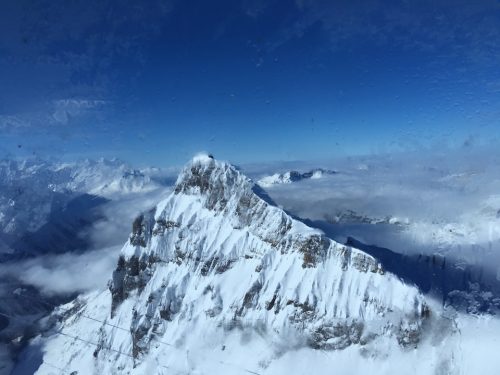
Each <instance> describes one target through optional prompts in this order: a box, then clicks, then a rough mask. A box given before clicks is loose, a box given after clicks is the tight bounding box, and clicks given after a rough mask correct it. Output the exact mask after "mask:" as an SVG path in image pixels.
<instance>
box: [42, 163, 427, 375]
mask: <svg viewBox="0 0 500 375" xmlns="http://www.w3.org/2000/svg"><path fill="white" fill-rule="evenodd" d="M261 193H262V191H259V190H258V189H257V187H256V185H254V184H253V183H252V181H251V180H250V179H248V178H247V177H246V176H244V175H243V174H242V173H241V172H239V171H238V170H237V169H236V168H235V167H233V166H231V165H230V164H228V163H225V162H221V161H217V160H215V159H213V158H210V157H203V158H200V157H195V158H194V159H193V160H192V161H191V162H190V163H189V164H188V165H187V166H186V167H185V168H184V169H183V171H182V172H181V174H180V176H179V178H178V180H177V183H176V186H175V189H174V191H173V192H172V193H171V194H170V196H169V197H168V198H166V199H164V200H163V201H161V202H160V203H159V204H158V205H157V206H156V207H155V208H154V209H153V210H151V211H149V212H147V213H144V214H142V215H140V216H139V217H138V218H137V219H136V220H135V221H134V223H133V225H132V233H131V235H130V238H129V240H128V241H127V243H126V244H125V246H124V247H123V249H122V252H121V255H120V258H119V261H118V264H117V267H116V269H115V271H114V272H113V275H112V280H111V282H110V285H109V290H106V291H104V292H101V293H94V294H91V295H89V296H88V297H86V299H85V303H83V304H82V303H81V301H80V303H79V304H77V305H74V306H73V308H74V309H75V311H76V312H75V314H74V315H69V316H66V317H65V319H64V320H63V321H62V322H61V323H60V326H59V327H58V329H59V332H64V333H65V335H57V334H56V335H55V336H54V337H52V338H50V339H48V342H47V346H46V349H45V353H46V355H45V357H44V361H47V362H50V363H56V365H57V366H59V367H61V368H65V369H68V370H71V371H74V370H77V371H82V373H90V372H91V369H93V370H92V371H94V372H99V373H110V374H114V373H125V372H127V373H129V374H141V373H144V372H145V371H146V367H144V366H147V363H153V362H156V363H161V364H162V365H164V366H167V367H172V368H174V369H175V368H178V366H179V358H180V357H179V351H181V352H182V351H184V350H187V347H189V350H201V351H204V352H206V353H208V352H209V351H210V350H211V348H213V347H224V348H225V347H226V346H227V345H230V344H229V342H230V341H229V340H230V339H229V337H230V336H231V335H237V334H238V333H240V334H243V333H244V332H255V333H257V334H258V335H259V336H260V337H261V338H262V340H264V341H265V342H266V345H268V346H269V347H270V348H274V345H275V344H276V343H279V342H282V343H283V344H281V345H290V347H292V346H296V345H299V346H306V347H311V348H316V349H344V348H346V347H348V346H351V345H361V346H364V345H368V344H369V343H371V342H373V341H374V340H376V339H377V337H393V338H394V337H395V338H396V339H397V342H399V343H400V344H401V345H403V346H408V345H411V346H414V345H417V343H418V341H419V339H420V337H421V331H422V327H423V323H424V322H425V321H426V320H427V319H428V317H429V308H428V306H427V304H426V302H425V300H424V298H423V297H422V296H421V295H420V293H419V292H418V290H417V289H416V288H415V287H412V286H408V285H405V284H403V283H402V282H401V281H400V280H399V279H398V278H397V277H395V276H393V275H392V274H389V273H386V272H384V270H383V269H382V267H381V266H380V264H379V263H378V262H377V260H376V259H374V258H373V257H371V256H369V255H367V254H366V253H364V252H362V251H360V250H358V249H355V248H353V247H349V246H344V245H341V244H339V243H336V242H334V241H332V240H330V239H328V238H326V237H325V236H324V235H323V233H322V232H320V231H318V230H315V229H312V228H309V227H307V226H306V225H305V224H304V223H302V222H300V221H297V220H295V219H293V218H292V217H290V216H289V215H287V214H286V213H285V212H284V211H283V210H281V209H280V208H278V207H276V206H274V205H273V204H271V203H270V202H269V201H266V199H265V196H263V194H261ZM81 316H91V317H93V319H94V320H93V321H92V322H89V321H87V320H86V319H81V318H80V317H81ZM96 321H97V322H103V323H102V324H95V323H96ZM72 337H78V338H79V339H80V340H79V341H78V340H77V341H75V339H72ZM82 340H85V342H87V343H88V342H98V344H96V348H95V351H94V352H93V353H92V352H91V351H89V350H88V346H87V344H85V342H83V341H82ZM82 342H83V344H82ZM158 342H167V343H169V346H168V347H166V346H165V345H158ZM117 348H119V349H117ZM173 348H175V349H173ZM196 348H198V349H196ZM113 350H114V352H113ZM117 350H119V351H120V353H125V354H120V355H117V354H116V351H117ZM234 350H238V348H237V347H234ZM266 353H267V351H264V352H263V353H261V354H258V356H262V357H259V358H257V357H256V358H255V363H256V364H257V363H265V362H267V361H270V360H272V358H268V354H266ZM270 353H273V350H271V351H270ZM203 356H204V355H201V357H199V358H203ZM110 357H113V360H110ZM181 367H182V366H181ZM116 369H119V370H116ZM50 370H51V369H50V368H49V367H45V366H44V365H42V367H41V368H40V369H39V372H38V374H45V373H48V372H49V371H50ZM124 370H126V371H124ZM146 372H147V371H146ZM173 373H182V371H181V370H178V371H177V372H176V371H175V370H174V371H173Z"/></svg>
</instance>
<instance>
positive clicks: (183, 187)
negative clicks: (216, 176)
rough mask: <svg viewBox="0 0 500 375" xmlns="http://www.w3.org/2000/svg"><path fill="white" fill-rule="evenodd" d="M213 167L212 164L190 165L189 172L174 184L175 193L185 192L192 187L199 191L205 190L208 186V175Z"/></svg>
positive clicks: (203, 191)
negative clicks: (206, 165) (205, 165)
mask: <svg viewBox="0 0 500 375" xmlns="http://www.w3.org/2000/svg"><path fill="white" fill-rule="evenodd" d="M214 168H215V167H214V165H213V164H212V165H210V166H208V167H204V166H202V165H193V166H191V168H190V170H189V173H186V174H185V175H184V178H183V180H182V181H180V182H179V183H178V184H177V185H176V186H175V190H174V191H175V193H176V194H179V193H187V192H189V191H190V190H191V189H193V188H194V189H199V191H200V192H201V193H205V192H207V190H208V189H209V188H210V176H211V174H212V171H213V170H214Z"/></svg>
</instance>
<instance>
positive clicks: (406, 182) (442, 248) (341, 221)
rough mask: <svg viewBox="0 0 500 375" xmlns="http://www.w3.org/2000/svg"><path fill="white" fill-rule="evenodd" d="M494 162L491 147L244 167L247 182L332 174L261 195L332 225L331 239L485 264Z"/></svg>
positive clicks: (495, 221)
mask: <svg viewBox="0 0 500 375" xmlns="http://www.w3.org/2000/svg"><path fill="white" fill-rule="evenodd" d="M499 161H500V152H499V151H498V148H494V147H476V148H471V147H465V148H462V149H459V150H449V149H443V150H439V149H429V150H424V151H420V152H418V153H416V152H415V153H400V154H388V155H380V154H378V155H371V156H363V157H361V156H360V157H350V158H344V159H337V160H330V161H318V162H316V163H313V162H307V163H304V162H297V163H295V164H294V163H291V162H287V163H272V164H267V165H266V164H259V165H249V166H243V170H244V171H246V172H247V173H249V174H250V175H251V176H252V178H254V180H258V179H259V178H261V177H262V176H265V175H270V174H273V173H276V172H280V173H282V172H284V171H287V170H293V169H295V170H299V171H306V170H308V169H310V168H317V167H323V168H328V169H333V170H336V171H338V173H337V174H335V175H326V176H323V177H322V178H320V179H316V180H310V179H309V180H303V181H299V182H294V183H291V184H281V185H275V186H272V187H269V188H266V190H267V192H268V193H269V195H270V196H271V197H272V199H273V200H274V201H275V202H277V203H278V204H279V205H281V206H282V207H283V208H284V209H286V210H287V211H289V212H291V213H293V214H295V215H297V216H299V217H301V218H306V219H310V220H313V221H315V220H321V221H328V222H330V223H332V224H333V225H332V233H331V234H333V235H332V236H333V237H335V239H336V240H339V241H345V240H346V238H347V237H348V236H353V237H356V238H358V239H359V240H361V241H363V242H366V243H368V244H374V245H378V246H382V247H388V248H391V249H392V250H394V251H397V252H401V253H427V254H432V253H436V252H437V253H442V254H446V255H452V256H453V257H455V258H463V259H465V260H466V261H468V262H472V263H485V264H487V265H489V263H491V261H493V260H495V261H500V162H499ZM495 264H498V262H496V263H495ZM495 267H496V266H495Z"/></svg>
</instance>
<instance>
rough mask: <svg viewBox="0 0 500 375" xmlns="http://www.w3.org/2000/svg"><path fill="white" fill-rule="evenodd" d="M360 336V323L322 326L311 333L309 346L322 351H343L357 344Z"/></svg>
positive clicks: (361, 330)
mask: <svg viewBox="0 0 500 375" xmlns="http://www.w3.org/2000/svg"><path fill="white" fill-rule="evenodd" d="M362 334H363V323H361V322H356V321H355V322H352V323H336V324H331V325H322V326H321V327H319V328H317V329H316V330H314V332H313V333H312V335H311V337H310V339H309V346H311V347H312V348H314V349H323V350H340V349H345V348H347V347H348V346H350V345H352V344H359V343H360V341H361V336H362Z"/></svg>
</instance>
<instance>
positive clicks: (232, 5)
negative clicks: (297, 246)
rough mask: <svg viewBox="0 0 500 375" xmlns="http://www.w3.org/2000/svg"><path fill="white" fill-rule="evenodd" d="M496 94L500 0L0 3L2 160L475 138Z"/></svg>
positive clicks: (381, 146)
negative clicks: (8, 158)
mask: <svg viewBox="0 0 500 375" xmlns="http://www.w3.org/2000/svg"><path fill="white" fill-rule="evenodd" d="M124 4H126V5H124ZM499 99H500V2H499V1H497V0H495V1H493V0H484V1H483V0H476V1H470V0H458V1H443V0H432V1H431V0H421V1H377V0H365V1H356V0H345V1H317V0H296V1H272V0H268V1H261V0H245V1H238V0H232V1H206V0H200V1H190V0H179V1H176V0H167V1H158V0H151V1H142V2H139V1H127V2H118V1H105V0H101V1H91V0H85V1H84V0H73V1H49V0H42V1H26V0H16V1H14V0H8V1H6V0H3V1H0V157H5V156H10V157H25V156H27V155H30V156H40V157H58V158H59V157H61V158H65V159H73V158H79V157H100V156H105V157H114V156H117V157H119V158H122V159H125V160H128V161H131V162H132V163H134V164H154V165H165V164H167V165H168V164H178V163H182V162H184V161H185V160H186V159H187V158H189V157H190V156H191V155H192V154H193V153H195V152H197V151H200V150H207V151H211V152H213V153H214V154H215V155H216V156H220V157H222V158H224V159H230V160H233V161H235V162H251V161H264V160H292V159H302V160H304V159H315V158H329V157H334V156H338V155H346V154H347V155H348V154H360V153H370V152H379V151H390V150H401V149H407V148H409V149H415V148H418V147H424V146H429V145H437V146H438V147H442V146H443V145H452V146H457V147H471V146H472V147H474V146H475V145H477V144H481V143H484V142H497V141H498V139H499V138H500V101H499Z"/></svg>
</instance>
